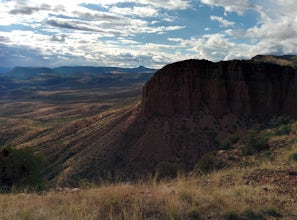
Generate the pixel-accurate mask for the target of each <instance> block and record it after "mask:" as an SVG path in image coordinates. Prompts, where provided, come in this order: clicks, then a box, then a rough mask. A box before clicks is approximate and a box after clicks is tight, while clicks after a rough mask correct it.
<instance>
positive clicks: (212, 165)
mask: <svg viewBox="0 0 297 220" xmlns="http://www.w3.org/2000/svg"><path fill="white" fill-rule="evenodd" d="M223 167H224V163H223V162H222V161H220V160H219V158H217V157H216V154H215V153H214V152H210V153H207V154H204V155H203V156H202V157H201V158H200V160H199V161H198V163H197V164H196V165H195V172H196V173H197V174H203V173H209V172H212V171H214V170H219V169H222V168H223Z"/></svg>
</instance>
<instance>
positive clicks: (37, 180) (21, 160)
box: [0, 147, 45, 191]
mask: <svg viewBox="0 0 297 220" xmlns="http://www.w3.org/2000/svg"><path fill="white" fill-rule="evenodd" d="M44 165H45V160H44V158H43V157H42V156H41V155H37V154H34V152H33V151H32V150H30V149H28V148H26V149H15V148H12V147H4V148H1V149H0V171H1V172H0V186H1V188H2V190H5V191H6V190H8V191H9V190H11V189H12V188H15V189H22V188H27V189H35V190H38V189H41V187H42V186H43V184H44V181H43V179H42V178H41V171H42V169H43V168H44Z"/></svg>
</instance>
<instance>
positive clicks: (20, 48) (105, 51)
mask: <svg viewBox="0 0 297 220" xmlns="http://www.w3.org/2000/svg"><path fill="white" fill-rule="evenodd" d="M0 2H1V4H0V66H7V67H12V66H49V67H56V66H61V65H94V66H121V67H136V66H139V65H144V66H147V67H152V68H160V67H162V66H164V65H165V64H168V63H172V62H175V61H179V60H184V59H191V58H194V59H208V60H212V61H220V60H230V59H249V58H251V57H253V56H255V55H257V54H274V55H283V54H297V4H296V0H137V1H136V0H86V1H83V0H63V1H61V0H60V1H57V0H51V1H48V0H28V1H25V0H0Z"/></svg>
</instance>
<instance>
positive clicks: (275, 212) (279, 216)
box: [262, 208, 282, 218]
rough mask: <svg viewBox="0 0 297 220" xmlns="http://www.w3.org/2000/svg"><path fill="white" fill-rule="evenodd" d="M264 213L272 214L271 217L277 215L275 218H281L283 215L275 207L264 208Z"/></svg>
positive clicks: (266, 214)
mask: <svg viewBox="0 0 297 220" xmlns="http://www.w3.org/2000/svg"><path fill="white" fill-rule="evenodd" d="M262 213H263V214H264V215H265V216H271V217H275V218H281V217H282V215H281V214H280V213H279V212H277V211H276V209H275V208H267V209H265V210H262Z"/></svg>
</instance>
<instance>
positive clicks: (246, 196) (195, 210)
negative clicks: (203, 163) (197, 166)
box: [0, 169, 297, 220]
mask: <svg viewBox="0 0 297 220" xmlns="http://www.w3.org/2000/svg"><path fill="white" fill-rule="evenodd" d="M243 172H244V171H243V170H236V169H232V170H225V171H221V172H217V173H213V174H210V175H207V176H203V177H189V178H185V179H183V178H180V179H177V180H174V181H170V182H161V183H155V182H150V183H137V184H136V183H135V184H129V183H126V184H124V183H122V184H116V185H106V186H101V187H98V188H93V189H85V190H84V189H82V190H80V191H78V192H71V191H67V190H66V191H64V192H55V191H51V192H45V193H44V194H41V195H38V194H35V193H33V194H24V193H21V194H3V195H1V196H0V217H1V218H0V219H127V220H130V219H135V220H136V219H206V218H210V217H211V219H225V218H226V217H224V214H225V213H226V212H227V211H228V210H233V211H235V212H237V213H243V212H244V211H245V210H253V211H254V212H258V213H261V212H262V213H265V212H268V211H269V210H273V211H274V212H275V213H280V214H281V215H282V216H283V218H284V219H294V216H295V219H296V216H297V211H296V210H297V201H296V199H295V200H294V196H293V195H289V194H279V193H277V191H274V190H273V188H274V187H275V186H273V185H246V184H244V183H243V180H242V178H241V175H242V174H243ZM264 188H269V189H270V190H269V192H267V191H265V190H263V189H264ZM266 217H267V216H266ZM270 219H273V218H270Z"/></svg>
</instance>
